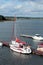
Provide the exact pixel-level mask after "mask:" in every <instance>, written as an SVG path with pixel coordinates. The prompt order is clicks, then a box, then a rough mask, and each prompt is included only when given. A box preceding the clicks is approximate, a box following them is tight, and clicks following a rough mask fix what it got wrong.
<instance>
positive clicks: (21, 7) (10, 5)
mask: <svg viewBox="0 0 43 65" xmlns="http://www.w3.org/2000/svg"><path fill="white" fill-rule="evenodd" d="M0 15H4V16H20V17H43V0H0Z"/></svg>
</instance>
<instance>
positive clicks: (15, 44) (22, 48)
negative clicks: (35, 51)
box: [10, 23, 31, 54]
mask: <svg viewBox="0 0 43 65" xmlns="http://www.w3.org/2000/svg"><path fill="white" fill-rule="evenodd" d="M15 30H16V24H15ZM12 33H13V34H12V38H11V42H10V43H11V44H10V49H11V50H13V51H15V52H18V53H22V54H30V53H31V48H30V46H26V42H24V41H21V39H19V38H17V36H16V31H15V37H14V23H13V29H12ZM14 38H15V40H14Z"/></svg>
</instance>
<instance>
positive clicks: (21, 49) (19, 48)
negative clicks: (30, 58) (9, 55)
mask: <svg viewBox="0 0 43 65" xmlns="http://www.w3.org/2000/svg"><path fill="white" fill-rule="evenodd" d="M17 40H18V39H16V40H15V41H14V40H12V41H11V44H10V49H11V50H13V51H15V52H18V53H21V54H30V53H31V48H30V46H26V43H25V42H23V41H17Z"/></svg>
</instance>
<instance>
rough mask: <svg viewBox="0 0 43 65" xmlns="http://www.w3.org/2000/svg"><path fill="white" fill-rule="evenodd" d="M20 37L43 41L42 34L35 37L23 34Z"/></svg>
mask: <svg viewBox="0 0 43 65" xmlns="http://www.w3.org/2000/svg"><path fill="white" fill-rule="evenodd" d="M20 36H22V37H27V38H32V39H34V40H39V41H43V37H42V36H40V34H35V35H34V36H31V35H25V34H22V35H20Z"/></svg>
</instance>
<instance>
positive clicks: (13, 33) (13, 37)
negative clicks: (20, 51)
mask: <svg viewBox="0 0 43 65" xmlns="http://www.w3.org/2000/svg"><path fill="white" fill-rule="evenodd" d="M14 29H15V32H14ZM15 39H16V17H15V18H14V21H13V27H12V37H11V40H15Z"/></svg>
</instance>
